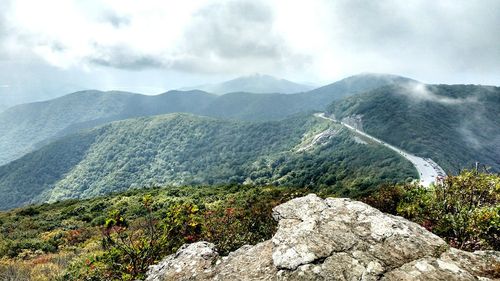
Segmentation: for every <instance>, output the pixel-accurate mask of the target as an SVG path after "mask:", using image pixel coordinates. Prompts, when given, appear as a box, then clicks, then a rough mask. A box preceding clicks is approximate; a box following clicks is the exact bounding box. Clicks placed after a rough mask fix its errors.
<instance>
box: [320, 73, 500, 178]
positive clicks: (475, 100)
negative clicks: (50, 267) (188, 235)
mask: <svg viewBox="0 0 500 281" xmlns="http://www.w3.org/2000/svg"><path fill="white" fill-rule="evenodd" d="M328 111H329V112H330V113H332V114H334V115H335V117H336V118H337V119H344V118H348V117H356V119H358V120H361V125H362V128H363V129H364V130H365V131H366V132H367V133H369V134H371V135H373V136H375V137H377V138H380V139H383V140H384V141H386V142H387V143H390V144H392V145H395V146H398V147H401V148H403V149H405V150H408V151H409V152H412V153H414V154H417V155H419V156H423V157H430V158H432V159H433V160H434V161H436V162H437V163H438V164H439V165H441V166H442V167H443V168H444V169H445V170H447V171H448V172H457V171H458V170H460V169H462V168H470V167H473V166H474V165H475V162H479V163H480V164H484V165H486V166H489V167H491V168H492V169H493V170H494V171H497V172H498V171H500V119H499V116H500V87H492V86H478V85H424V84H420V83H408V84H398V85H391V86H385V87H381V88H378V89H375V90H372V91H369V92H367V93H364V94H361V95H356V96H352V97H348V98H346V99H344V100H341V101H338V102H334V103H333V104H332V105H330V106H329V108H328ZM351 119H352V118H351ZM344 120H345V119H344Z"/></svg>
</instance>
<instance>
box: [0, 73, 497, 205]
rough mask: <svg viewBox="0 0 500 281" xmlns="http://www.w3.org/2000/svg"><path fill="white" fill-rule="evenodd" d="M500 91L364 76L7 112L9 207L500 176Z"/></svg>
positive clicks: (77, 97)
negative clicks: (165, 189) (287, 87)
mask: <svg viewBox="0 0 500 281" xmlns="http://www.w3.org/2000/svg"><path fill="white" fill-rule="evenodd" d="M499 108H500V88H499V87H487V86H480V85H425V84H422V83H419V82H417V81H415V80H412V79H409V78H404V77H399V76H394V75H379V74H361V75H356V76H352V77H348V78H346V79H343V80H340V81H338V82H335V83H332V84H329V85H327V86H324V87H320V88H318V89H314V90H311V91H308V92H303V93H297V94H256V93H245V92H235V93H229V94H224V95H220V96H218V95H215V94H210V93H207V92H204V91H200V90H192V91H170V92H167V93H164V94H161V95H157V96H147V95H141V94H134V93H127V92H116V91H115V92H101V91H83V92H77V93H73V94H70V95H67V96H64V97H61V98H57V99H54V100H49V101H45V102H38V103H31V104H24V105H19V106H15V107H13V108H9V109H7V110H6V111H4V112H2V113H0V147H2V150H1V151H0V162H1V163H2V164H4V165H3V166H0V194H1V195H0V206H1V209H7V208H13V207H17V206H22V205H26V204H30V203H40V202H46V201H56V200H62V199H66V198H87V197H94V196H97V195H102V194H105V193H108V192H113V191H121V190H126V189H130V188H141V187H146V186H157V185H172V186H182V185H203V184H225V183H236V184H246V183H248V184H256V185H266V184H271V185H285V186H296V187H307V188H310V189H316V190H319V191H321V190H327V191H328V193H336V194H339V195H342V196H353V195H355V194H363V193H369V192H371V191H372V190H374V189H375V188H377V186H379V185H380V184H381V183H384V182H403V181H411V180H412V179H416V178H417V177H418V175H417V173H416V170H415V169H414V168H413V167H412V166H411V164H410V163H409V162H407V161H406V160H405V159H404V158H402V157H401V156H399V155H397V154H396V153H394V152H392V151H391V150H388V149H386V148H384V147H383V146H381V145H379V144H377V143H374V142H372V141H370V140H369V139H366V138H363V137H361V136H357V135H354V134H353V133H352V132H350V131H348V130H346V129H345V128H343V127H342V126H341V125H340V124H336V123H334V122H330V121H327V120H323V119H320V118H317V117H314V115H313V114H312V113H313V112H318V111H326V112H327V113H329V114H331V115H333V116H334V117H335V118H336V119H338V120H342V121H344V122H345V123H348V122H351V123H352V122H355V123H356V124H355V125H356V126H357V127H358V128H360V129H361V130H364V131H365V132H367V133H369V134H371V135H373V136H375V137H377V138H379V139H381V140H384V141H386V142H387V143H389V144H392V145H395V146H397V147H400V148H401V149H404V150H407V151H409V152H411V153H414V154H416V155H418V156H421V157H429V158H432V159H433V160H434V161H436V162H437V163H438V164H439V165H441V166H442V167H443V168H445V170H446V171H447V172H451V173H454V172H457V171H459V170H460V169H462V168H466V167H471V166H472V165H474V164H475V162H479V163H481V164H485V165H487V166H489V167H490V169H492V170H493V171H500V163H499V162H498V159H500V147H499V143H500V124H499V123H498V122H499V121H498V116H500V112H499Z"/></svg>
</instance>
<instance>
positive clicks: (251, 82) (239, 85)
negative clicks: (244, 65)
mask: <svg viewBox="0 0 500 281" xmlns="http://www.w3.org/2000/svg"><path fill="white" fill-rule="evenodd" d="M313 88H314V87H313V86H309V85H304V84H299V83H295V82H292V81H289V80H286V79H280V78H276V77H273V76H270V75H265V74H259V73H256V74H253V75H248V76H242V77H238V78H235V79H232V80H229V81H226V82H222V83H218V84H208V85H200V86H197V87H187V88H183V89H181V90H194V89H197V90H202V91H206V92H209V93H214V94H221V95H222V94H227V93H233V92H248V93H256V94H264V93H281V94H292V93H299V92H305V91H309V90H312V89H313Z"/></svg>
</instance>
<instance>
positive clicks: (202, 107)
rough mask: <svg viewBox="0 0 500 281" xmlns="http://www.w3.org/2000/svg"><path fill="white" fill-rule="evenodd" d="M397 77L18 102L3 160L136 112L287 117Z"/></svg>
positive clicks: (0, 130) (4, 119)
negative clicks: (290, 90)
mask: <svg viewBox="0 0 500 281" xmlns="http://www.w3.org/2000/svg"><path fill="white" fill-rule="evenodd" d="M401 80H408V79H407V78H402V77H398V76H387V75H373V74H370V75H367V74H364V75H361V76H359V77H358V76H353V77H349V78H346V79H344V80H341V81H338V82H335V83H333V84H330V85H327V86H324V87H321V88H319V89H316V90H313V91H310V92H305V93H299V94H288V95H286V94H252V93H231V94H226V95H222V96H215V95H212V94H208V93H206V92H202V91H198V90H193V91H170V92H167V93H164V94H161V95H156V96H147V95H140V94H132V93H127V92H101V91H82V92H76V93H73V94H70V95H66V96H63V97H61V98H57V99H53V100H49V101H45V102H37V103H30V104H24V105H18V106H15V107H12V108H9V109H7V110H6V111H4V112H0V148H1V150H0V165H2V164H6V163H8V162H10V161H12V160H14V159H17V158H19V157H21V156H22V155H24V154H26V153H28V152H30V151H33V150H34V149H36V148H37V147H40V146H41V145H43V144H47V143H49V142H50V141H52V140H54V139H57V138H59V137H62V136H65V135H68V134H71V133H74V132H77V131H78V130H80V129H85V128H92V127H95V126H98V125H102V124H104V123H107V122H110V121H115V120H122V119H126V118H131V117H139V116H151V115H158V114H165V113H173V112H185V113H193V114H198V115H207V116H212V117H219V118H230V119H240V120H271V119H283V118H285V117H287V116H290V115H293V114H297V113H300V112H308V111H314V110H323V109H325V107H326V105H328V104H329V103H331V102H332V101H334V100H336V99H340V98H342V97H345V96H349V95H352V94H356V93H359V92H363V91H366V90H370V89H373V88H376V87H379V86H381V85H387V84H388V83H393V82H399V81H401Z"/></svg>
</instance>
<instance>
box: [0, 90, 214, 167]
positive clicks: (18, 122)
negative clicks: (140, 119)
mask: <svg viewBox="0 0 500 281" xmlns="http://www.w3.org/2000/svg"><path fill="white" fill-rule="evenodd" d="M213 98H215V96H213V95H210V94H207V93H204V92H200V91H189V92H179V91H171V92H168V93H165V94H162V95H157V96H146V95H139V94H132V93H127V92H101V91H82V92H76V93H73V94H69V95H66V96H63V97H61V98H57V99H54V100H49V101H45V102H36V103H30V104H23V105H18V106H14V107H12V108H9V109H7V110H5V111H4V112H1V113H0V147H1V148H2V150H1V152H0V164H5V163H8V162H9V161H12V160H14V159H17V158H19V157H20V156H22V155H24V154H26V153H28V152H30V151H33V150H34V149H35V148H37V147H39V146H40V145H41V144H45V143H47V142H49V141H50V140H53V139H56V138H58V137H61V136H64V135H67V134H70V133H73V132H76V131H78V130H80V129H84V128H91V127H94V126H97V125H100V124H104V123H106V122H110V121H114V120H121V119H126V118H131V117H137V116H144V115H157V114H163V113H169V112H192V113H199V112H201V109H202V108H204V107H206V106H207V105H208V104H209V102H210V101H211V100H212V99H213Z"/></svg>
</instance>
